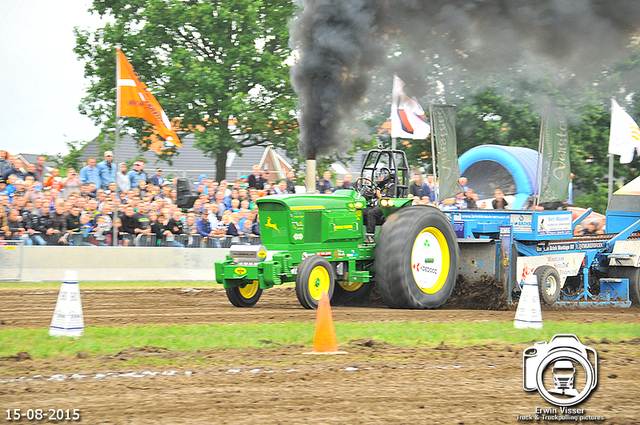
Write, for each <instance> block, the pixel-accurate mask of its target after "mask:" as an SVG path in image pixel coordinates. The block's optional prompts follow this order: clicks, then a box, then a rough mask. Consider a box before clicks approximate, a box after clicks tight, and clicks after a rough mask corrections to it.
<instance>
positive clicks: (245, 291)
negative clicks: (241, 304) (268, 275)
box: [238, 280, 260, 300]
mask: <svg viewBox="0 0 640 425" xmlns="http://www.w3.org/2000/svg"><path fill="white" fill-rule="evenodd" d="M258 289H260V283H259V282H258V281H257V280H254V281H253V283H247V284H246V285H244V286H240V287H238V291H239V292H240V295H242V298H244V299H247V300H248V299H251V298H253V297H254V296H255V295H256V294H257V293H258Z"/></svg>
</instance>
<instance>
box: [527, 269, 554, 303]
mask: <svg viewBox="0 0 640 425" xmlns="http://www.w3.org/2000/svg"><path fill="white" fill-rule="evenodd" d="M533 274H534V275H536V277H537V278H538V292H539V293H540V299H541V300H542V302H544V303H545V304H547V305H551V304H553V303H555V302H556V301H558V298H560V282H561V281H560V275H559V274H558V272H557V271H556V269H554V268H553V267H550V266H541V267H538V268H537V269H536V270H535V271H534V272H533Z"/></svg>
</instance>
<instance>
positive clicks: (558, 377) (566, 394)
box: [522, 334, 598, 407]
mask: <svg viewBox="0 0 640 425" xmlns="http://www.w3.org/2000/svg"><path fill="white" fill-rule="evenodd" d="M522 375H523V376H522V378H523V382H522V386H523V388H524V390H525V391H536V390H537V391H538V392H539V393H540V395H541V396H542V397H543V398H544V399H545V400H547V401H548V402H549V403H551V404H555V405H556V406H560V407H568V406H574V405H576V404H578V403H580V402H581V401H583V400H585V399H586V398H587V397H588V396H589V394H590V393H591V391H593V389H594V388H595V387H596V385H597V384H598V353H596V350H594V349H593V348H591V347H587V346H586V345H584V344H582V343H581V342H580V340H579V339H578V337H576V336H575V335H570V334H559V335H555V336H554V337H553V338H551V341H550V342H549V343H548V344H547V342H546V341H543V342H537V343H535V344H534V345H533V346H531V347H528V348H527V349H526V350H524V352H523V354H522Z"/></svg>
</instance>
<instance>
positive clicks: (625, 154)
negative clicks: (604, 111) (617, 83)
mask: <svg viewBox="0 0 640 425" xmlns="http://www.w3.org/2000/svg"><path fill="white" fill-rule="evenodd" d="M634 149H636V150H637V151H638V154H640V128H638V124H637V123H636V122H635V120H634V119H633V118H631V115H629V114H628V113H626V112H625V111H624V109H622V108H621V107H620V105H618V102H616V101H615V100H614V99H611V130H610V133H609V153H610V154H613V155H620V164H628V163H630V162H631V161H633V151H634Z"/></svg>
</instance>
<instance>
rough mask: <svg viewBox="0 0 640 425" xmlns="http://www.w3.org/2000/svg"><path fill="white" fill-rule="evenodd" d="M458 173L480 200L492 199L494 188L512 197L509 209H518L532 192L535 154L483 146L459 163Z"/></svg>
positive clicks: (463, 155) (469, 153)
mask: <svg viewBox="0 0 640 425" xmlns="http://www.w3.org/2000/svg"><path fill="white" fill-rule="evenodd" d="M458 162H459V164H460V174H461V175H463V176H465V177H466V178H467V180H468V186H469V187H470V188H472V189H473V190H474V191H475V192H476V193H477V194H478V197H479V198H480V199H487V198H493V192H494V190H495V189H501V190H502V191H503V192H504V194H505V195H514V196H515V201H514V202H513V205H511V209H521V208H522V207H523V206H524V204H525V202H526V200H527V198H528V197H529V196H530V195H531V194H532V193H533V192H534V190H535V180H536V166H537V164H538V152H537V151H535V150H533V149H529V148H521V147H515V146H499V145H482V146H476V147H475V148H473V149H470V150H468V151H467V152H465V153H464V154H462V156H460V158H459V160H458Z"/></svg>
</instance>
